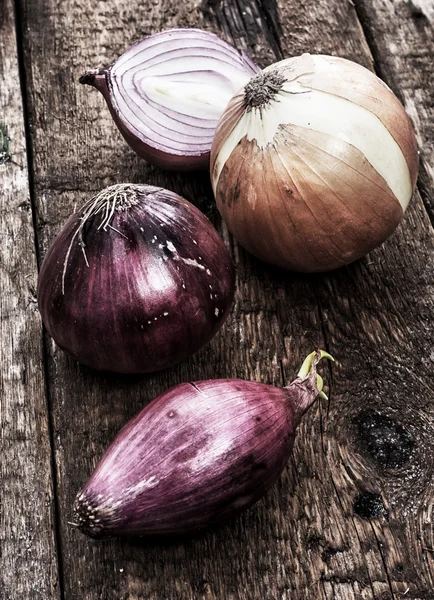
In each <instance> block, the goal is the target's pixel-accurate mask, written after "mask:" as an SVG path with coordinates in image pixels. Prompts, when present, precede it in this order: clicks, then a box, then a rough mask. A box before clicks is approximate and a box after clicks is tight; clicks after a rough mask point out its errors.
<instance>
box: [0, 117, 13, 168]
mask: <svg viewBox="0 0 434 600" xmlns="http://www.w3.org/2000/svg"><path fill="white" fill-rule="evenodd" d="M9 142H10V140H9V137H8V130H7V127H6V125H2V124H1V123H0V165H4V164H5V163H7V162H9V161H10V160H11V155H10V152H9Z"/></svg>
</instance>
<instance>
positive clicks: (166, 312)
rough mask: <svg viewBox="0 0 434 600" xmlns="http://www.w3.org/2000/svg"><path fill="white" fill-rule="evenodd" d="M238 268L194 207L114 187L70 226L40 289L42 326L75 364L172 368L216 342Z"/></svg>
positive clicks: (153, 191) (144, 189) (155, 191)
mask: <svg viewBox="0 0 434 600" xmlns="http://www.w3.org/2000/svg"><path fill="white" fill-rule="evenodd" d="M234 285H235V273H234V267H233V263H232V260H231V258H230V255H229V252H228V251H227V249H226V247H225V245H224V244H223V242H222V240H221V239H220V237H219V235H218V233H217V231H216V230H215V229H214V227H213V226H212V225H211V223H210V222H209V221H208V219H207V218H206V217H205V216H204V215H203V214H202V213H201V212H200V211H199V210H198V209H197V208H195V207H194V206H193V205H192V204H190V203H189V202H187V201H186V200H184V198H181V197H180V196H178V195H177V194H174V193H173V192H169V191H167V190H164V189H162V188H157V187H153V186H149V185H134V184H121V185H115V186H111V187H109V188H106V189H105V190H103V191H102V192H101V193H100V194H98V195H97V196H95V197H94V198H92V199H91V200H90V201H89V202H87V203H86V204H85V205H84V207H83V208H82V209H81V210H80V211H79V212H77V213H75V214H74V215H72V216H71V217H70V218H69V220H68V221H67V222H66V224H65V226H64V228H63V229H62V231H61V232H60V233H59V235H58V236H57V238H56V239H55V241H54V243H53V244H52V246H51V247H50V249H49V250H48V252H47V255H46V257H45V260H44V262H43V264H42V268H41V272H40V275H39V281H38V303H39V309H40V312H41V316H42V319H43V321H44V323H45V326H46V327H47V329H48V332H49V333H50V335H51V336H52V337H53V338H54V340H55V341H56V342H57V344H58V345H59V346H60V347H61V348H63V349H64V350H66V351H67V352H68V353H69V354H71V355H72V356H73V357H74V358H75V359H76V360H78V361H80V362H82V363H84V364H86V365H89V366H91V367H94V368H95V369H102V370H108V371H117V372H120V373H142V372H151V371H157V370H160V369H164V368H166V367H170V366H172V365H174V364H176V363H178V362H180V361H181V360H184V359H185V358H187V357H188V356H189V355H190V354H192V353H193V352H195V351H196V350H198V349H199V348H200V347H201V346H203V345H204V344H205V343H206V342H208V341H209V340H210V339H211V338H212V337H213V335H214V334H215V333H216V332H217V330H218V329H219V328H220V327H221V325H222V324H223V322H224V320H225V319H226V317H227V315H228V312H229V309H230V306H231V303H232V299H233V294H234Z"/></svg>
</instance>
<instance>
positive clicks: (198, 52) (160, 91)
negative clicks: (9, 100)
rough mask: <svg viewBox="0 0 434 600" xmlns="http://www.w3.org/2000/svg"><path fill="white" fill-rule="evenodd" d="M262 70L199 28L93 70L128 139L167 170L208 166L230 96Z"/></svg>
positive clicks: (87, 77)
mask: <svg viewBox="0 0 434 600" xmlns="http://www.w3.org/2000/svg"><path fill="white" fill-rule="evenodd" d="M258 71H259V67H257V66H256V65H255V64H254V63H253V62H252V61H251V59H250V58H249V57H248V56H247V55H246V54H245V53H244V52H240V51H238V50H236V49H235V48H234V47H233V46H231V45H230V44H228V43H227V42H225V41H223V40H221V39H220V38H219V37H217V36H216V35H214V34H213V33H210V32H208V31H202V30H200V29H170V30H167V31H163V32H161V33H157V34H155V35H150V36H148V37H147V38H145V39H144V40H142V41H140V42H137V43H136V44H134V45H133V46H131V48H130V49H129V50H127V51H126V52H125V53H124V54H123V55H122V56H121V57H120V58H119V59H118V60H117V61H116V62H115V63H114V65H113V66H112V67H110V68H108V69H103V70H93V71H88V72H87V73H85V74H84V75H82V77H81V78H80V82H81V83H86V84H90V85H93V86H94V87H96V88H97V89H98V90H99V91H100V92H101V93H102V94H103V96H104V98H105V99H106V101H107V104H108V107H109V109H110V112H111V114H112V116H113V119H114V120H115V122H116V125H117V126H118V128H119V130H120V132H121V133H122V135H123V136H124V138H125V139H126V141H127V142H128V144H129V145H130V146H131V147H132V148H133V150H135V151H136V152H137V153H138V154H139V155H141V156H143V157H144V158H145V159H146V160H148V161H149V162H151V163H153V164H155V165H158V166H160V167H163V168H166V169H179V170H192V169H199V168H203V169H206V168H208V165H209V153H210V150H211V145H212V141H213V137H214V132H215V129H216V127H217V123H218V120H219V119H220V117H221V115H222V113H223V111H224V109H225V107H226V105H227V104H228V102H229V100H230V99H231V97H232V96H233V95H234V93H235V92H237V91H238V90H239V89H240V88H241V87H242V86H243V85H245V84H246V83H247V82H248V81H249V79H250V78H251V77H252V76H253V75H255V73H257V72H258Z"/></svg>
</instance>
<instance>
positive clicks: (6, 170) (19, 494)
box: [0, 0, 59, 600]
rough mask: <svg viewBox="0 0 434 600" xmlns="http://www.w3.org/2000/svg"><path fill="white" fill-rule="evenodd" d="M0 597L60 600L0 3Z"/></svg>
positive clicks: (31, 273) (17, 112)
mask: <svg viewBox="0 0 434 600" xmlns="http://www.w3.org/2000/svg"><path fill="white" fill-rule="evenodd" d="M0 231H1V236H2V244H1V246H0V340H1V352H0V456H1V460H0V482H1V483H0V489H1V500H0V598H2V599H5V600H6V599H7V600H15V599H17V600H18V599H20V600H21V599H23V598H29V599H30V598H32V599H33V598H34V599H35V600H46V599H47V598H53V599H55V598H59V590H58V567H57V555H56V545H55V523H54V514H53V482H52V473H51V452H50V436H49V426H48V414H47V406H46V399H45V393H44V376H43V373H44V369H43V356H42V328H41V323H40V319H39V315H38V312H37V306H36V298H35V289H36V276H37V266H36V254H35V245H34V231H33V223H32V210H31V205H30V198H29V179H28V172H27V158H26V143H25V135H24V120H23V109H22V101H21V90H20V77H19V72H18V62H17V48H16V39H15V23H14V14H13V6H12V3H11V2H10V1H9V0H5V1H2V2H0Z"/></svg>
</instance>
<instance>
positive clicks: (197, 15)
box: [22, 0, 434, 600]
mask: <svg viewBox="0 0 434 600" xmlns="http://www.w3.org/2000/svg"><path fill="white" fill-rule="evenodd" d="M22 16H23V31H24V32H25V37H24V47H23V49H24V54H25V65H26V79H27V83H28V97H29V106H28V110H29V121H30V122H29V125H30V128H31V132H32V148H33V156H34V163H33V180H34V195H35V205H36V209H37V239H38V244H39V247H40V249H41V252H42V253H44V252H45V251H46V249H47V247H48V244H49V243H50V242H51V240H52V239H53V237H54V235H55V234H56V233H57V232H58V231H59V229H60V227H61V224H62V222H63V221H64V220H65V218H66V217H67V216H68V214H69V213H70V211H71V210H72V209H73V208H74V206H76V205H80V204H81V203H82V202H83V201H84V200H85V199H86V198H88V196H89V194H90V193H91V192H92V191H97V190H99V189H101V188H102V187H103V186H105V185H108V184H111V183H115V182H121V181H146V182H148V183H151V184H157V185H163V186H165V187H167V188H169V189H173V190H174V191H176V192H178V193H180V194H182V195H184V196H185V197H186V198H187V199H189V200H191V201H193V202H194V203H195V204H197V205H198V206H200V207H201V208H202V209H203V210H205V211H206V212H207V213H208V214H209V215H210V216H211V218H212V219H213V220H214V222H215V224H216V225H217V227H218V228H219V230H220V231H221V233H222V235H223V238H224V240H225V242H226V244H227V245H228V246H229V247H230V249H231V251H232V254H233V257H234V260H235V262H236V266H237V294H236V301H235V305H234V308H233V311H232V313H231V316H230V318H229V319H228V322H227V323H226V325H225V326H224V328H223V330H222V331H221V333H220V334H219V335H218V336H217V337H216V338H215V339H214V340H213V341H212V343H211V344H210V345H209V346H208V347H207V348H205V349H203V350H202V351H201V352H199V353H198V354H197V355H195V356H194V357H192V358H191V359H190V360H188V361H186V362H185V363H183V364H182V365H179V366H178V367H176V368H174V369H172V370H170V371H166V372H164V373H161V374H156V375H152V376H146V377H135V378H126V377H123V378H121V377H117V376H110V375H104V374H99V373H96V372H93V371H91V370H89V369H86V368H84V367H82V366H79V365H77V364H76V363H74V362H73V361H72V360H70V359H69V358H68V357H67V356H65V355H64V354H63V353H62V352H61V351H60V350H59V349H57V348H56V347H55V346H54V344H53V343H52V342H51V341H50V340H47V342H48V344H49V357H48V373H49V380H48V392H49V397H50V404H51V406H52V410H53V412H52V417H53V426H54V432H53V433H54V435H53V439H54V440H55V457H56V468H57V471H56V473H57V481H58V489H57V493H58V498H59V506H60V515H59V518H60V523H59V525H60V531H61V548H60V551H61V560H62V563H63V566H64V570H63V578H64V589H63V595H64V598H65V599H66V600H82V599H83V598H86V600H96V599H102V600H111V599H113V600H114V599H116V600H117V599H119V598H122V599H127V598H128V599H129V600H139V599H145V598H146V599H148V598H149V599H156V600H157V599H158V600H161V599H165V600H166V599H167V600H190V599H206V600H210V599H219V600H226V599H228V600H232V599H233V600H239V599H240V600H256V599H258V600H264V599H270V600H271V599H273V600H276V599H279V600H280V599H282V600H283V599H286V600H287V599H289V598H290V599H291V600H325V599H327V600H329V599H330V600H331V599H339V600H340V599H343V600H350V599H351V600H364V599H368V598H369V599H371V598H373V599H374V598H375V599H378V600H380V599H381V600H386V599H396V600H398V599H401V598H412V599H413V600H416V599H417V600H432V597H433V596H432V589H433V569H432V556H433V555H432V548H433V546H434V541H433V525H432V504H433V488H432V480H433V477H432V475H433V472H432V469H433V466H432V463H433V461H432V457H433V454H434V449H433V439H434V436H433V433H434V425H433V409H432V383H431V372H432V363H433V356H432V347H433V332H432V327H431V326H430V324H431V323H432V311H433V302H434V298H433V291H432V290H433V256H434V253H433V234H432V229H431V228H430V224H429V220H428V218H427V213H426V211H425V209H424V206H423V204H422V202H421V199H420V197H419V196H418V195H417V194H416V197H415V199H414V201H413V203H412V205H411V207H410V210H409V211H408V214H407V216H406V218H405V220H404V223H403V224H402V226H401V227H400V228H399V231H398V232H397V233H396V234H395V235H394V236H393V237H392V239H391V240H390V241H389V242H387V244H385V245H384V246H383V248H381V249H379V250H378V251H376V252H374V253H372V255H371V256H369V257H367V258H365V259H363V260H362V261H359V262H358V263H356V264H354V265H351V266H349V267H347V268H345V269H342V270H339V271H336V272H335V273H332V274H329V275H324V276H309V277H308V276H301V275H296V274H291V273H285V272H283V271H278V270H277V269H272V268H270V267H268V266H267V265H265V264H263V263H260V262H259V261H255V260H254V259H252V258H251V257H249V256H248V255H247V254H246V253H245V252H244V251H242V250H241V249H240V248H239V247H238V246H237V244H236V243H235V242H234V241H233V239H232V238H231V237H230V236H229V235H228V233H227V230H226V228H225V226H224V225H223V224H222V223H221V222H220V219H219V218H218V215H217V214H216V212H215V208H214V203H213V200H212V196H211V192H210V186H209V183H208V177H207V175H206V174H204V175H198V176H195V177H191V176H190V177H188V176H181V175H176V174H167V173H164V172H162V171H160V170H158V169H156V168H153V167H150V166H148V165H146V164H145V163H144V162H143V161H141V160H140V159H138V158H137V157H135V156H134V155H133V153H132V152H131V151H130V150H129V149H128V148H127V147H126V146H125V144H124V142H123V141H122V140H121V138H120V136H119V134H118V132H117V130H116V128H115V126H114V125H113V123H112V122H111V119H110V116H109V114H108V110H107V109H106V107H105V105H104V102H103V99H102V97H100V96H99V95H97V93H96V92H92V91H91V90H89V89H87V88H83V87H80V86H79V85H78V83H77V81H78V75H79V74H80V72H81V71H83V70H85V69H86V68H89V67H96V66H98V65H100V64H109V63H110V62H112V60H113V59H115V58H116V57H117V56H118V55H119V54H120V53H122V51H123V50H124V49H126V48H127V47H128V46H129V45H130V44H131V43H132V42H134V41H136V40H137V39H140V38H141V37H143V35H146V34H149V33H152V32H154V31H159V30H161V29H163V28H168V27H173V26H199V27H204V28H206V29H209V30H212V31H215V32H220V33H221V34H222V35H223V36H224V37H225V38H226V39H228V40H229V41H233V42H234V43H235V44H236V45H238V46H239V47H240V48H243V49H246V50H248V51H249V52H251V54H252V55H253V56H254V58H255V59H256V60H257V61H258V62H259V63H260V64H261V65H262V66H265V65H266V64H268V63H269V62H271V61H272V60H275V59H276V58H281V57H283V56H290V55H294V54H300V53H301V52H304V51H311V52H324V53H333V54H338V55H340V56H345V57H347V58H350V59H353V60H356V61H357V62H360V63H362V64H364V65H366V66H371V67H372V66H373V62H374V61H373V58H372V55H371V54H370V51H369V47H368V44H367V41H366V39H365V38H364V36H363V31H362V27H361V25H360V22H359V20H358V18H357V13H356V11H355V9H354V6H353V4H352V3H351V2H340V1H339V0H333V1H326V0H319V1H317V2H315V1H313V0H308V1H307V2H305V3H303V4H301V3H298V2H295V0H285V1H284V0H280V1H279V2H275V1H273V0H258V1H256V0H248V1H247V2H237V1H235V0H231V1H222V0H202V1H201V2H200V1H198V0H187V1H186V2H183V3H179V2H174V1H173V0H163V1H162V2H159V3H157V2H151V1H147V2H141V3H137V4H133V3H131V2H126V1H125V0H122V1H117V2H115V1H114V0H108V1H107V2H104V3H101V2H97V1H96V0H92V1H89V0H74V2H71V3H59V2H57V1H56V0H37V1H32V2H30V1H29V0H27V1H26V2H24V11H23V15H22ZM428 63H429V61H426V63H425V65H422V66H421V69H422V71H423V72H424V73H425V69H429V68H430V66H429V64H428ZM398 87H399V86H398ZM408 89H410V88H408ZM398 92H399V90H398ZM429 139H430V140H431V142H432V137H430V138H429ZM428 185H429V186H430V185H431V183H430V182H428ZM430 189H431V188H430ZM323 345H326V346H327V348H328V349H329V350H330V351H331V352H332V353H333V354H335V355H336V358H337V359H338V362H337V364H336V366H334V367H333V369H332V370H330V371H327V370H326V371H325V373H324V375H325V378H326V380H328V381H329V382H331V390H330V392H331V393H330V401H329V402H324V401H321V402H318V403H317V404H316V406H315V407H314V408H313V409H312V410H311V411H310V412H309V413H308V414H307V415H306V418H305V419H304V421H303V424H302V426H301V428H300V431H299V435H298V439H297V443H296V446H295V449H294V454H293V458H292V460H291V462H290V464H289V465H288V469H287V470H286V472H285V474H284V476H283V477H282V479H281V481H280V482H279V484H278V485H277V486H276V487H275V488H274V489H273V490H272V491H271V492H270V493H269V494H268V495H267V496H266V498H265V499H264V500H263V501H262V502H260V503H259V504H258V506H257V507H255V508H254V509H252V510H250V511H248V512H247V513H246V514H245V515H244V516H242V517H241V518H239V519H237V520H235V521H232V522H230V523H227V524H226V525H223V526H222V527H219V528H216V529H214V530H212V531H209V532H207V533H204V534H202V535H201V536H198V537H195V538H191V539H188V540H184V541H182V540H175V541H166V542H152V543H151V542H148V541H144V540H127V541H118V540H112V541H108V542H106V543H97V542H93V541H90V540H88V539H86V538H84V537H83V536H82V535H80V534H79V533H78V532H76V531H75V530H72V529H71V528H70V527H69V526H68V524H67V521H68V519H69V518H70V515H71V506H72V502H73V498H74V496H75V493H76V492H77V490H78V488H79V487H80V486H81V484H82V483H83V482H84V481H85V479H86V478H87V477H88V475H89V474H90V472H91V470H92V468H93V467H94V465H95V463H96V460H97V459H98V457H99V456H100V455H101V453H102V452H103V450H104V449H105V447H106V446H107V445H108V443H109V442H110V441H111V439H112V437H113V435H114V434H115V433H116V432H117V430H118V429H119V428H120V427H121V425H122V424H123V423H125V421H126V420H127V419H128V418H129V417H130V416H132V415H133V414H134V413H135V412H136V411H137V410H138V409H139V408H140V407H141V406H142V405H143V404H144V403H146V402H147V401H149V400H150V399H151V398H152V397H154V396H155V395H156V394H157V393H159V392H161V391H163V390H164V389H166V388H167V387H169V386H171V385H174V384H176V383H179V382H181V381H186V380H189V379H202V378H207V377H225V376H238V377H244V378H246V379H256V380H258V381H264V382H268V383H275V384H278V385H282V384H283V383H285V381H288V380H289V378H290V377H292V376H293V375H294V373H295V371H296V369H297V367H298V365H299V364H300V362H301V360H302V358H303V357H304V356H305V355H306V354H307V353H308V352H310V351H311V350H312V348H313V347H315V346H323Z"/></svg>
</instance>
